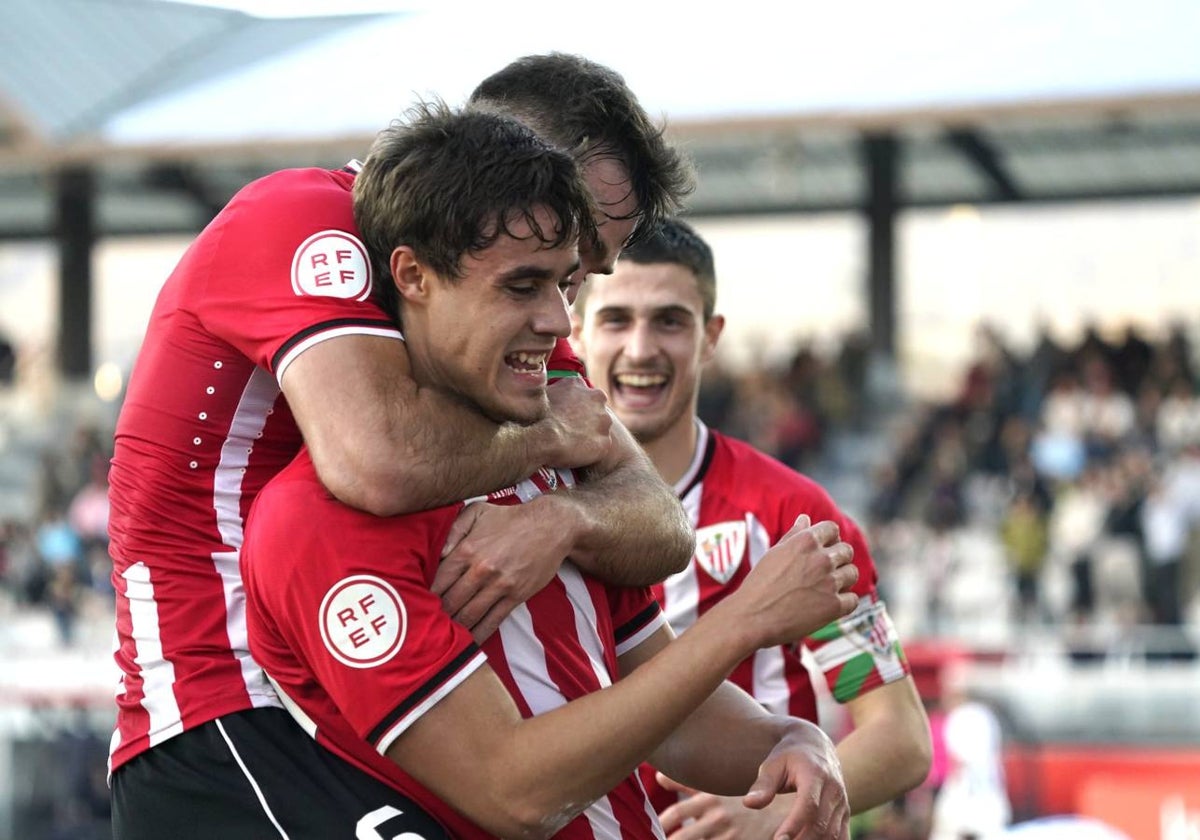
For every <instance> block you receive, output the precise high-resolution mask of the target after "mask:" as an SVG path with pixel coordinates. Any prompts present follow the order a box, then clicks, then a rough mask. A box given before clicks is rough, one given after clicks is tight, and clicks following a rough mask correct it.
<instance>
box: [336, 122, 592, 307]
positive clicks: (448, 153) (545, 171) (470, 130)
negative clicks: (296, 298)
mask: <svg viewBox="0 0 1200 840" xmlns="http://www.w3.org/2000/svg"><path fill="white" fill-rule="evenodd" d="M538 208H543V209H545V210H548V211H549V212H550V215H551V216H552V217H553V219H554V220H555V226H554V227H553V228H544V227H542V226H540V225H539V224H538V219H537V218H536V217H535V215H534V211H535V210H536V209H538ZM594 209H595V205H594V203H593V202H592V198H591V195H590V193H589V192H588V190H587V188H586V187H585V186H584V184H583V182H582V180H581V179H580V178H579V170H578V167H577V165H576V163H575V161H574V160H573V159H572V158H571V156H570V155H568V154H567V153H565V152H563V151H562V150H559V149H557V148H555V147H553V146H552V145H551V144H549V143H548V142H547V141H546V140H543V139H542V138H541V137H539V136H538V135H537V134H535V133H534V132H533V131H532V130H531V129H530V128H529V127H528V126H526V125H524V124H522V123H521V122H519V121H517V120H516V119H513V118H512V117H509V116H505V115H503V114H499V113H496V112H494V111H490V110H480V109H476V108H471V107H467V108H463V109H451V108H449V107H448V106H446V105H445V104H444V103H442V102H419V103H417V104H415V105H414V106H412V107H411V108H410V109H409V110H408V111H406V112H405V115H404V117H403V118H401V119H399V120H396V121H395V122H393V123H392V124H391V126H389V127H388V128H386V129H384V130H383V131H381V132H380V133H379V135H378V136H377V137H376V139H375V142H374V143H373V144H372V146H371V150H370V152H369V153H368V155H367V159H366V161H365V162H364V163H363V168H362V171H361V172H360V173H359V175H358V177H357V178H356V179H355V181H354V221H355V224H356V225H357V226H358V229H359V232H360V233H361V234H362V238H363V242H364V243H365V244H366V246H367V251H368V253H369V254H370V257H371V267H372V270H373V271H374V273H375V277H376V278H377V279H376V282H375V291H374V294H375V295H376V301H377V302H378V303H379V304H380V305H381V306H382V307H383V308H384V310H385V311H386V312H388V313H389V314H391V315H392V316H393V317H394V318H396V320H397V322H399V320H400V317H399V316H400V297H399V293H398V292H397V290H396V287H395V284H394V283H393V282H391V254H392V251H394V250H395V249H396V248H397V247H399V246H401V245H408V246H410V247H411V248H412V249H413V251H414V253H415V254H416V256H417V258H418V259H420V260H421V261H422V262H424V263H425V264H426V265H428V266H429V267H430V268H432V269H433V270H434V271H435V272H437V273H438V274H439V275H441V276H443V277H446V278H458V277H461V276H462V271H461V261H462V258H463V257H464V256H465V255H467V254H475V253H478V252H480V251H482V250H483V249H485V248H487V247H488V246H489V245H491V244H492V243H493V242H495V240H496V238H497V237H499V236H500V235H502V234H508V235H512V231H513V229H514V227H515V226H516V224H517V223H518V222H522V221H523V222H525V223H527V224H528V225H529V228H530V229H531V230H532V231H533V236H535V237H537V238H538V239H539V240H541V242H542V243H543V245H544V246H545V247H547V248H556V247H559V246H561V245H563V244H564V243H567V242H570V241H572V240H574V239H575V238H576V237H578V236H580V235H581V234H583V235H589V236H594V230H593V224H594V222H593V213H594Z"/></svg>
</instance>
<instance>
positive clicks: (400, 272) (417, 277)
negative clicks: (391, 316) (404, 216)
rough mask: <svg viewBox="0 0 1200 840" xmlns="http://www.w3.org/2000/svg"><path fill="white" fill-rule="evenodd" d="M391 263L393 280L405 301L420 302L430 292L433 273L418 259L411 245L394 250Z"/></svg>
mask: <svg viewBox="0 0 1200 840" xmlns="http://www.w3.org/2000/svg"><path fill="white" fill-rule="evenodd" d="M390 265H391V269H392V282H393V283H395V284H396V290H397V291H398V292H399V293H400V299H401V300H402V301H404V303H406V304H408V303H415V302H418V301H420V300H421V299H423V298H424V297H425V295H427V294H428V293H429V281H430V278H431V276H432V273H431V272H430V271H429V269H428V268H426V267H425V265H424V264H422V263H421V261H420V260H418V259H417V255H416V254H415V253H414V252H413V249H412V248H411V247H410V246H408V245H401V246H400V247H399V248H396V249H395V250H394V251H392V258H391V260H390Z"/></svg>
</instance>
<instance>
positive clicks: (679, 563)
mask: <svg viewBox="0 0 1200 840" xmlns="http://www.w3.org/2000/svg"><path fill="white" fill-rule="evenodd" d="M675 520H676V521H675V522H674V523H673V526H672V527H671V528H670V531H671V533H670V534H669V536H668V538H667V540H666V543H665V544H666V545H667V546H669V548H668V552H667V558H666V563H665V565H666V567H667V568H668V569H669V570H670V571H669V574H672V575H674V574H678V573H679V572H682V571H683V570H684V569H686V568H687V567H688V564H689V563H691V562H692V555H694V554H695V553H696V532H695V530H694V529H693V528H692V526H691V523H689V522H688V519H687V514H685V513H684V512H683V507H682V506H680V507H679V515H678V516H677V517H675Z"/></svg>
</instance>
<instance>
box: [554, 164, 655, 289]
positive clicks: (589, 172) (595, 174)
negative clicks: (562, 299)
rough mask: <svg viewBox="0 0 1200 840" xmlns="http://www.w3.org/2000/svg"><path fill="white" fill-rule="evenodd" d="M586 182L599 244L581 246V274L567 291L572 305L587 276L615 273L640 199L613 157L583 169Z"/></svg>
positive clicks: (622, 167) (578, 273) (633, 224)
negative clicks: (595, 216)
mask: <svg viewBox="0 0 1200 840" xmlns="http://www.w3.org/2000/svg"><path fill="white" fill-rule="evenodd" d="M583 182H584V183H585V184H586V185H587V188H588V191H589V192H591V194H592V197H593V198H594V199H595V201H596V207H597V208H598V212H599V214H598V216H597V218H596V226H597V230H598V232H599V234H600V241H599V242H598V243H590V242H587V243H581V246H580V250H579V259H580V266H579V271H578V272H576V273H575V276H574V277H572V278H571V279H572V283H571V286H570V288H569V289H568V290H567V299H568V302H569V303H574V302H575V295H576V293H577V292H578V291H579V284H580V283H583V282H584V281H585V280H586V278H587V277H588V275H592V274H612V272H613V268H614V266H615V265H616V262H617V257H619V256H620V255H621V249H622V248H624V247H625V243H626V242H628V241H629V237H630V236H632V235H633V230H634V228H635V227H636V226H637V219H636V218H626V217H630V216H633V215H634V214H635V213H636V212H637V209H638V206H637V197H636V196H634V194H633V190H632V185H631V184H630V183H629V173H628V172H627V171H626V169H625V166H624V165H623V164H621V163H618V162H617V161H615V160H612V159H611V158H603V157H601V158H596V159H593V160H591V161H589V162H588V163H587V165H586V166H585V167H584V168H583Z"/></svg>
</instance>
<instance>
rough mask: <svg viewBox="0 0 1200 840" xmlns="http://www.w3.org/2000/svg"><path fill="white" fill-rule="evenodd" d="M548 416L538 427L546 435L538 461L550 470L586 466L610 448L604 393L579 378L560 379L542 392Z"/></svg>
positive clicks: (608, 417)
mask: <svg viewBox="0 0 1200 840" xmlns="http://www.w3.org/2000/svg"><path fill="white" fill-rule="evenodd" d="M546 394H547V397H548V399H549V401H550V413H549V415H547V416H546V417H545V418H544V419H543V420H541V421H540V424H541V425H542V426H543V428H545V429H546V430H547V431H548V432H549V433H550V440H549V443H548V444H547V450H546V452H545V453H544V458H543V459H542V462H543V463H544V464H546V465H547V466H550V467H560V468H565V467H571V468H577V467H588V466H591V465H592V464H595V463H597V462H598V461H601V460H603V459H604V456H605V455H607V454H608V451H609V447H611V446H612V438H611V436H610V430H611V429H612V424H613V418H612V415H611V414H610V413H609V411H608V408H607V406H606V401H605V397H604V392H603V391H601V390H600V389H599V388H589V387H588V386H587V385H586V384H585V383H584V382H583V380H582V379H575V378H572V379H560V380H557V381H556V382H555V383H554V384H553V385H551V386H550V387H549V388H547V389H546Z"/></svg>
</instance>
